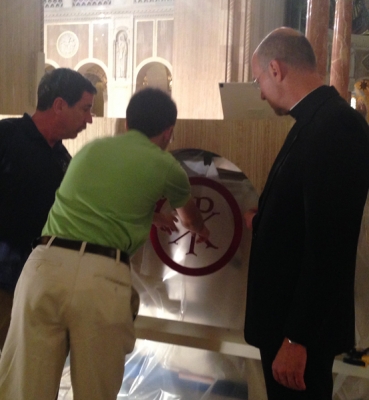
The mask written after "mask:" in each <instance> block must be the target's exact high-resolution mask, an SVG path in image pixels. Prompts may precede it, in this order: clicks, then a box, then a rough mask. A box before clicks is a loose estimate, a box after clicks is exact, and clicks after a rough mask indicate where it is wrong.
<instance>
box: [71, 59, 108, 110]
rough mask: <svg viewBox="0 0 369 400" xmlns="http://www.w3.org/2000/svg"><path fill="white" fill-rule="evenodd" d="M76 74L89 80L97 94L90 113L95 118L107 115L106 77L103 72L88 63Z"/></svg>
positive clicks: (96, 66) (98, 67)
mask: <svg viewBox="0 0 369 400" xmlns="http://www.w3.org/2000/svg"><path fill="white" fill-rule="evenodd" d="M78 72H80V73H81V74H82V75H83V76H85V77H86V78H87V79H89V80H90V81H91V82H92V84H93V85H94V86H95V87H96V89H97V93H96V95H95V100H94V105H93V107H92V110H91V112H92V113H93V114H95V115H96V116H97V117H103V116H104V115H106V114H107V113H106V112H105V110H106V105H107V100H108V96H107V77H106V74H105V71H104V70H103V69H102V68H101V67H100V66H98V65H96V64H92V63H89V64H85V65H83V66H82V67H81V68H80V69H79V71H78Z"/></svg>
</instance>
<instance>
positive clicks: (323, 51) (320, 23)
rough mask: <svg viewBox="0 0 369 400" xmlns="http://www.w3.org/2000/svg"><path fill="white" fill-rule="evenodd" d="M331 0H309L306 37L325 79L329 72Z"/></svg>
mask: <svg viewBox="0 0 369 400" xmlns="http://www.w3.org/2000/svg"><path fill="white" fill-rule="evenodd" d="M329 3H330V1H329V0H308V3H307V13H306V33H305V34H306V37H307V38H308V39H309V42H310V43H311V45H312V46H313V49H314V52H315V56H316V61H317V68H318V72H319V74H320V76H321V77H322V79H323V81H325V77H326V73H327V48H328V25H329Z"/></svg>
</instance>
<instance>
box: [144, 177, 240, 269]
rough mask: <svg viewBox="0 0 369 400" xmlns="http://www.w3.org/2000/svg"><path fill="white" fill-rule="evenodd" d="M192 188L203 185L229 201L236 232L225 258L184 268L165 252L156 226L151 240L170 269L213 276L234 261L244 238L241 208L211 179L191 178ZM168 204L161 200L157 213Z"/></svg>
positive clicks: (151, 233) (224, 188)
mask: <svg viewBox="0 0 369 400" xmlns="http://www.w3.org/2000/svg"><path fill="white" fill-rule="evenodd" d="M189 180H190V183H191V186H194V185H202V186H207V187H209V188H211V189H213V190H215V191H217V192H218V193H220V194H221V195H222V196H223V198H224V199H225V200H226V201H227V203H228V205H229V207H230V209H231V211H232V214H233V222H234V232H233V237H232V241H231V244H230V246H229V248H228V249H227V251H226V252H225V253H224V254H223V256H222V257H221V258H220V259H219V260H218V261H216V262H214V263H212V264H210V265H208V266H205V267H200V268H188V267H184V266H183V265H179V264H177V263H176V262H175V261H173V260H172V259H171V258H170V257H169V256H168V254H167V253H166V252H165V251H164V249H163V248H162V246H161V244H160V241H159V237H158V229H157V227H156V226H154V225H153V226H152V228H151V232H150V239H151V243H152V245H153V247H154V250H155V252H156V254H157V255H158V257H159V258H160V259H161V261H163V263H164V264H166V265H167V266H168V267H170V268H172V269H174V270H175V271H177V272H179V273H181V274H183V275H190V276H203V275H208V274H212V273H213V272H216V271H218V270H220V269H221V268H223V267H224V266H225V265H227V263H228V262H229V261H230V260H231V259H232V257H233V256H234V255H235V253H236V251H237V249H238V247H239V245H240V242H241V238H242V226H243V224H242V215H241V211H240V208H239V206H238V204H237V202H236V200H235V198H234V197H233V195H232V194H231V192H230V191H229V190H228V189H227V188H226V187H225V186H223V185H222V184H221V183H219V182H217V181H214V180H212V179H209V178H205V177H199V176H196V177H190V178H189ZM165 202H166V199H162V200H159V201H158V203H157V207H156V211H158V212H159V211H160V210H161V208H162V207H163V205H164V203H165Z"/></svg>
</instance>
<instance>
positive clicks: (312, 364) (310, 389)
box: [260, 348, 335, 400]
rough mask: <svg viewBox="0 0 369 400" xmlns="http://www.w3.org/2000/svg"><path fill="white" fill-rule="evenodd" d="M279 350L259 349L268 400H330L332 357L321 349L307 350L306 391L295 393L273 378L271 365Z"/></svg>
mask: <svg viewBox="0 0 369 400" xmlns="http://www.w3.org/2000/svg"><path fill="white" fill-rule="evenodd" d="M278 350H279V348H274V349H272V348H261V349H260V355H261V363H262V366H263V372H264V379H265V385H266V389H267V394H268V400H332V391H333V377H332V367H333V361H334V357H335V356H334V355H333V354H331V353H327V351H323V350H322V349H312V350H310V349H308V351H307V362H306V368H305V375H304V379H305V384H306V390H304V391H297V390H292V389H288V388H286V387H285V386H283V385H280V384H279V383H278V382H277V381H276V380H275V379H274V377H273V373H272V363H273V361H274V358H275V356H276V354H277V352H278Z"/></svg>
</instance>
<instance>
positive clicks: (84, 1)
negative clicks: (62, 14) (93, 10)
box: [73, 0, 111, 7]
mask: <svg viewBox="0 0 369 400" xmlns="http://www.w3.org/2000/svg"><path fill="white" fill-rule="evenodd" d="M110 5H111V0H73V7H91V6H110Z"/></svg>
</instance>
